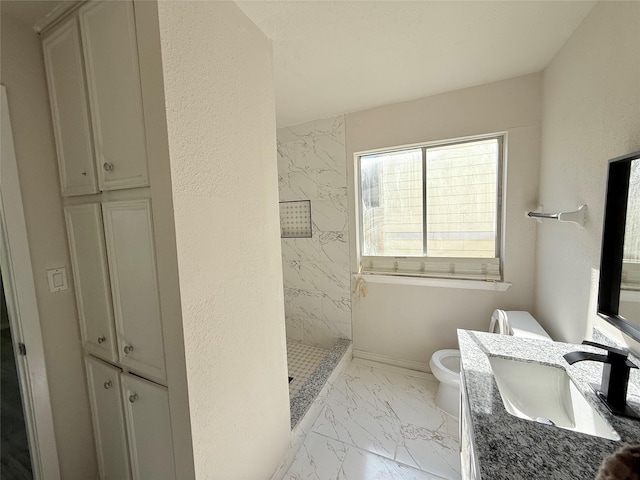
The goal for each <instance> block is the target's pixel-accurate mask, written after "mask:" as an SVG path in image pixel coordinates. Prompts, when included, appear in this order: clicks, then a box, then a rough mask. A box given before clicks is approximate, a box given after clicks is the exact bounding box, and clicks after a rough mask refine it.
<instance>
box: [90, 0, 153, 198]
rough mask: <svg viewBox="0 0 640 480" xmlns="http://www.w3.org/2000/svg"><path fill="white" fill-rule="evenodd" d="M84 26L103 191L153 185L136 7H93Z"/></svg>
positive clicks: (104, 4) (113, 4) (105, 4)
mask: <svg viewBox="0 0 640 480" xmlns="http://www.w3.org/2000/svg"><path fill="white" fill-rule="evenodd" d="M80 26H81V30H82V39H83V46H84V58H85V64H86V70H87V83H88V87H89V97H90V104H91V115H92V120H93V128H94V132H95V141H96V151H97V158H96V162H97V168H98V179H99V184H100V189H101V190H117V189H122V188H133V187H142V186H145V185H148V184H149V180H148V174H147V149H146V143H145V128H144V115H143V110H142V90H141V85H140V71H139V65H138V46H137V41H136V27H135V18H134V12H133V3H132V2H130V1H127V2H125V1H119V2H109V1H105V2H89V3H87V4H86V5H85V6H84V7H82V8H81V9H80Z"/></svg>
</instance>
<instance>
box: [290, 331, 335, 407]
mask: <svg viewBox="0 0 640 480" xmlns="http://www.w3.org/2000/svg"><path fill="white" fill-rule="evenodd" d="M327 353H329V350H325V349H324V348H318V347H311V346H309V345H304V344H302V343H299V342H295V341H293V340H287V364H288V366H289V376H290V377H293V380H291V383H290V384H289V398H294V397H295V396H296V395H297V394H298V392H299V391H300V387H302V385H304V383H305V382H306V381H307V379H308V378H309V377H310V376H311V374H312V373H313V371H314V370H315V369H316V368H317V367H318V365H320V362H321V361H322V359H323V358H324V357H325V356H326V355H327Z"/></svg>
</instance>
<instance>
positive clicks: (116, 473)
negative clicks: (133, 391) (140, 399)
mask: <svg viewBox="0 0 640 480" xmlns="http://www.w3.org/2000/svg"><path fill="white" fill-rule="evenodd" d="M85 365H86V367H87V380H88V382H89V399H90V401H91V412H92V414H93V415H92V418H93V430H94V435H95V439H96V451H97V453H98V467H99V469H100V478H101V479H103V480H128V479H130V478H131V471H130V468H129V454H128V448H127V435H126V430H125V417H124V409H123V408H122V388H121V385H120V378H119V377H120V372H121V370H120V369H119V368H116V367H113V366H111V365H108V364H106V363H104V362H102V361H100V360H97V359H95V358H92V357H86V358H85Z"/></svg>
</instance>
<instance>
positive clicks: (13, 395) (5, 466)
mask: <svg viewBox="0 0 640 480" xmlns="http://www.w3.org/2000/svg"><path fill="white" fill-rule="evenodd" d="M0 295H1V298H0V301H1V308H0V318H1V323H0V332H1V337H0V340H1V344H0V356H1V358H0V362H1V363H0V365H2V374H1V375H0V378H1V379H2V381H1V385H0V392H2V395H0V403H1V408H0V413H1V418H0V425H2V430H1V435H2V445H1V447H0V457H1V459H0V460H1V462H0V463H1V466H0V477H2V478H13V479H16V480H19V479H24V480H28V479H32V478H33V472H32V469H31V457H30V453H29V439H28V437H27V429H26V425H25V419H24V410H23V407H22V398H21V396H20V382H19V380H18V378H19V377H18V369H17V366H16V353H18V354H19V352H16V351H15V350H14V342H13V339H12V337H11V328H10V325H9V312H8V310H7V302H6V300H5V296H4V288H3V286H2V277H1V276H0Z"/></svg>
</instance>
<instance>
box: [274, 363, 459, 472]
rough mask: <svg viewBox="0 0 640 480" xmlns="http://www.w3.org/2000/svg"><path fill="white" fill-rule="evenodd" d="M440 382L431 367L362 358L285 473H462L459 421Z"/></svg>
mask: <svg viewBox="0 0 640 480" xmlns="http://www.w3.org/2000/svg"><path fill="white" fill-rule="evenodd" d="M437 388H438V383H437V381H434V380H433V378H432V377H431V376H428V375H426V374H421V373H418V372H411V371H408V370H403V369H398V368H394V367H388V366H384V365H378V364H375V363H373V362H368V361H361V360H358V359H354V360H353V361H352V362H351V364H350V365H349V367H348V368H347V369H346V370H345V371H344V372H343V373H342V375H341V376H340V377H339V378H338V379H337V381H336V383H335V385H334V387H333V388H332V390H331V392H330V393H329V395H328V397H327V402H326V405H325V407H324V408H323V410H322V412H321V414H320V416H319V417H318V419H317V420H316V421H315V423H314V425H313V427H312V428H311V432H310V433H309V438H308V442H305V447H304V449H301V450H300V452H298V454H296V458H295V461H294V465H292V467H291V468H290V469H289V472H288V473H287V475H289V476H285V477H284V478H286V479H287V480H291V479H298V478H312V479H315V478H333V479H343V480H375V479H385V480H386V479H426V480H434V479H447V480H458V479H460V478H461V477H460V454H459V443H458V438H457V437H458V434H457V430H458V422H457V421H456V420H455V419H453V418H451V417H449V416H448V415H447V414H445V413H444V412H443V411H442V410H440V409H439V408H437V407H436V406H435V393H436V391H437ZM340 445H342V446H340ZM340 458H342V461H341V462H340V461H338V459H340ZM319 459H322V460H319ZM318 461H322V462H323V465H322V467H318V465H317V464H318ZM336 469H337V470H336ZM325 474H326V475H325ZM294 475H298V476H294ZM327 475H328V476H327ZM331 475H334V476H333V477H332V476H331Z"/></svg>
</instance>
